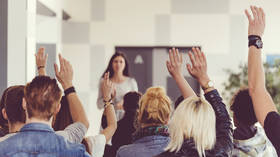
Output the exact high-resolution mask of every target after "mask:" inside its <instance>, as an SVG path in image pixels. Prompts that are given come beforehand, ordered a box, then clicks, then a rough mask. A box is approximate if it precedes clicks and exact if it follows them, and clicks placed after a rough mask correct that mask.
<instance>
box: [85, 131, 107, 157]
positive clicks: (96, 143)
mask: <svg viewBox="0 0 280 157" xmlns="http://www.w3.org/2000/svg"><path fill="white" fill-rule="evenodd" d="M89 142H90V145H91V146H92V156H94V157H103V154H104V150H105V145H106V137H105V136H104V135H103V134H99V135H96V136H90V137H89Z"/></svg>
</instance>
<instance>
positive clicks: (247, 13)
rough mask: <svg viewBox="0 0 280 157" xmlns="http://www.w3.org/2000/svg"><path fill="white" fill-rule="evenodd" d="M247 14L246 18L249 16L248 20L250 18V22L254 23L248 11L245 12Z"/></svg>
mask: <svg viewBox="0 0 280 157" xmlns="http://www.w3.org/2000/svg"><path fill="white" fill-rule="evenodd" d="M245 14H246V16H247V18H248V21H249V22H252V21H253V19H252V16H251V15H250V14H249V12H248V10H247V9H246V10H245Z"/></svg>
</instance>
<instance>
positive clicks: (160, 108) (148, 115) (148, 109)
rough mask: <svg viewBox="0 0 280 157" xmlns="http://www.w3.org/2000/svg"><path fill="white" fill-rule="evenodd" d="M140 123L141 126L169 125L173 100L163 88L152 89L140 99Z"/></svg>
mask: <svg viewBox="0 0 280 157" xmlns="http://www.w3.org/2000/svg"><path fill="white" fill-rule="evenodd" d="M139 104H140V109H139V114H138V123H139V124H140V125H143V124H148V125H164V124H167V123H168V120H169V117H170V114H171V111H172V107H171V100H170V99H169V97H168V96H167V95H166V92H165V90H164V89H163V88H161V87H151V88H149V89H147V91H146V93H145V94H144V95H143V96H142V97H141V99H140V102H139Z"/></svg>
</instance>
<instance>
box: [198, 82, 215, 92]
mask: <svg viewBox="0 0 280 157" xmlns="http://www.w3.org/2000/svg"><path fill="white" fill-rule="evenodd" d="M201 87H202V89H203V90H206V89H208V88H213V87H214V83H213V81H211V80H209V81H208V82H207V84H206V85H203V86H201Z"/></svg>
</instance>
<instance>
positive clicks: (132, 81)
mask: <svg viewBox="0 0 280 157" xmlns="http://www.w3.org/2000/svg"><path fill="white" fill-rule="evenodd" d="M127 82H130V83H136V80H135V78H133V77H127Z"/></svg>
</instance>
